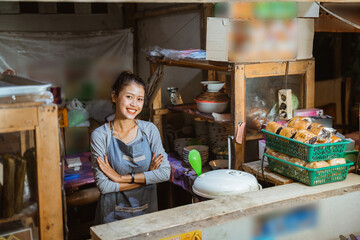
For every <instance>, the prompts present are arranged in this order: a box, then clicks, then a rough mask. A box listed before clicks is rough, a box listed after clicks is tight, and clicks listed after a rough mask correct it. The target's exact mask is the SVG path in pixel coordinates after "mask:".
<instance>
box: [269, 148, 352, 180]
mask: <svg viewBox="0 0 360 240" xmlns="http://www.w3.org/2000/svg"><path fill="white" fill-rule="evenodd" d="M264 155H265V156H266V157H267V158H268V162H269V167H270V170H271V171H273V172H276V173H279V174H281V175H284V176H286V177H288V178H291V179H293V180H295V181H298V182H301V183H303V184H306V185H309V186H316V185H320V184H325V183H331V182H339V181H342V180H345V179H346V176H347V174H348V172H349V167H350V166H351V165H353V164H354V163H352V162H349V161H346V162H347V163H346V164H342V165H336V166H330V167H324V168H315V169H313V168H307V167H303V166H300V165H296V164H294V163H291V162H287V161H284V160H282V159H279V158H276V157H273V156H269V155H267V154H264Z"/></svg>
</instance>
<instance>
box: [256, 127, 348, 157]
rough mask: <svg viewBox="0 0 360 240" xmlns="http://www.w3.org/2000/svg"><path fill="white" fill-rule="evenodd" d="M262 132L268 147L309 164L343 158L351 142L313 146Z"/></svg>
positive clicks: (343, 141)
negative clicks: (347, 145) (346, 147)
mask: <svg viewBox="0 0 360 240" xmlns="http://www.w3.org/2000/svg"><path fill="white" fill-rule="evenodd" d="M262 131H263V132H264V134H265V141H266V147H268V148H271V149H274V150H276V151H279V152H281V153H285V154H287V155H290V156H292V157H296V158H299V159H301V160H304V161H307V162H316V161H323V160H329V159H332V158H341V157H343V154H344V150H345V146H346V144H348V143H349V142H350V141H348V140H342V142H338V143H325V144H314V145H311V144H306V143H302V142H299V141H296V140H294V139H290V138H286V137H283V136H280V135H278V134H274V133H271V132H268V131H266V130H262Z"/></svg>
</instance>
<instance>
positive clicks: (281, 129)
mask: <svg viewBox="0 0 360 240" xmlns="http://www.w3.org/2000/svg"><path fill="white" fill-rule="evenodd" d="M265 130H266V131H269V132H272V133H275V134H279V135H280V136H283V137H286V138H291V139H294V140H297V141H299V142H303V143H306V144H324V143H335V142H341V141H342V139H341V138H339V137H337V136H335V135H333V134H332V133H333V132H334V130H333V129H330V128H326V127H324V126H322V125H321V124H319V123H313V122H312V120H311V118H309V117H298V116H297V117H293V118H292V119H290V120H289V122H288V124H287V126H286V127H285V126H282V125H281V124H279V123H277V122H273V121H271V122H268V123H267V125H266V128H265Z"/></svg>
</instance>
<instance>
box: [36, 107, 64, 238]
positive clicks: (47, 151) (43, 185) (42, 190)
mask: <svg viewBox="0 0 360 240" xmlns="http://www.w3.org/2000/svg"><path fill="white" fill-rule="evenodd" d="M38 121H39V124H38V126H36V130H35V131H36V154H37V156H36V157H37V178H38V179H39V180H38V181H37V184H38V201H39V204H38V206H39V219H40V228H39V230H40V238H41V239H54V240H57V239H63V221H62V219H63V217H62V214H63V212H62V199H61V175H60V150H59V144H58V142H59V132H58V119H57V106H56V105H50V106H42V107H38ZM52 143H55V144H52ZM49 173H50V174H49Z"/></svg>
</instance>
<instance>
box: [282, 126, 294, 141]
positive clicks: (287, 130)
mask: <svg viewBox="0 0 360 240" xmlns="http://www.w3.org/2000/svg"><path fill="white" fill-rule="evenodd" d="M296 132H297V130H296V129H295V128H291V127H284V128H283V129H281V130H280V133H279V135H281V136H283V137H287V138H294V137H295V134H296Z"/></svg>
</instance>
